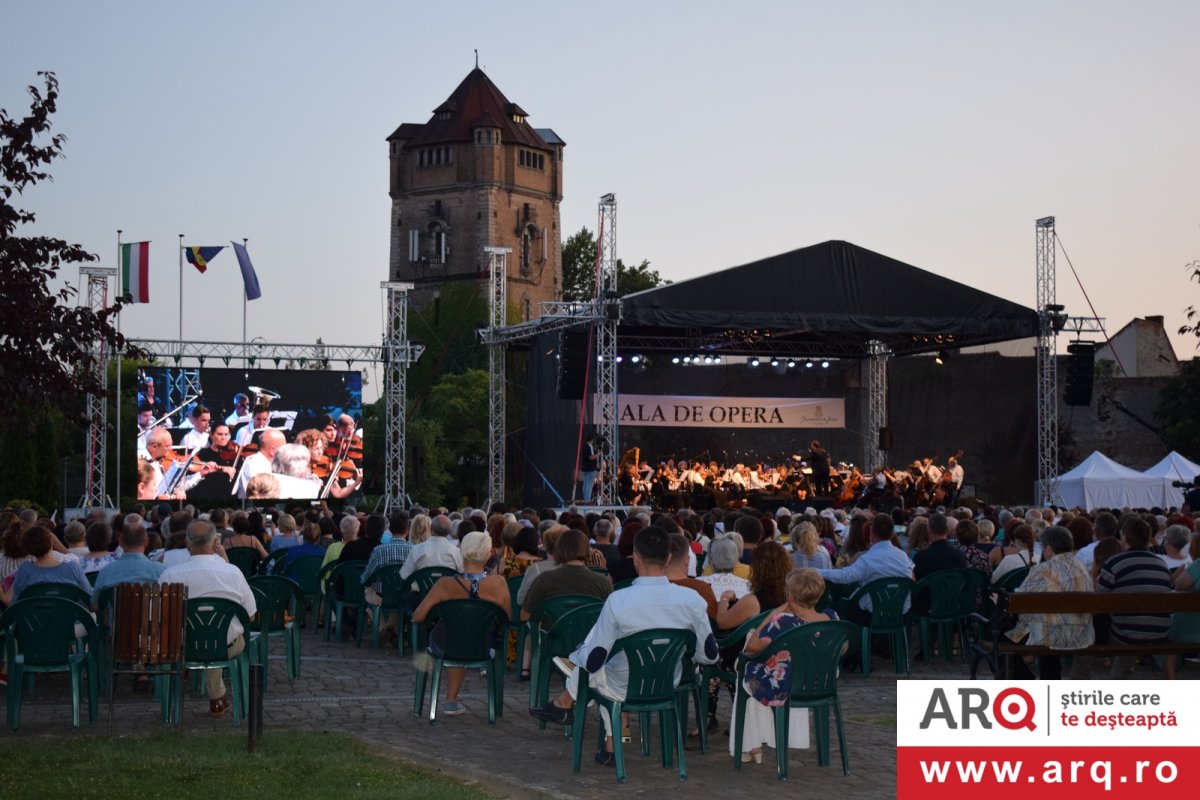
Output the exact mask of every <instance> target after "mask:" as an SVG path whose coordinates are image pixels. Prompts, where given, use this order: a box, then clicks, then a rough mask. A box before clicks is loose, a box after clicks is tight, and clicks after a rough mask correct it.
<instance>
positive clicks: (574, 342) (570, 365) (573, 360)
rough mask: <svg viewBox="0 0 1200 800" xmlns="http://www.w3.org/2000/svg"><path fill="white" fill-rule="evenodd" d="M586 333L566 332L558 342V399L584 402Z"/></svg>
mask: <svg viewBox="0 0 1200 800" xmlns="http://www.w3.org/2000/svg"><path fill="white" fill-rule="evenodd" d="M587 349H588V339H587V334H586V333H572V332H568V331H564V332H563V333H562V335H561V336H560V337H559V340H558V398H559V399H560V400H582V399H583V392H584V385H583V384H584V380H585V379H586V377H587Z"/></svg>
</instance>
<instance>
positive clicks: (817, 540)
mask: <svg viewBox="0 0 1200 800" xmlns="http://www.w3.org/2000/svg"><path fill="white" fill-rule="evenodd" d="M792 563H793V564H794V565H795V566H796V568H797V569H800V568H802V567H812V568H813V569H829V568H831V567H832V566H833V564H832V563H831V561H830V559H829V551H828V550H826V549H825V548H824V547H822V546H821V537H820V536H819V535H818V534H817V526H816V525H813V524H812V523H811V522H809V521H808V520H801V521H800V522H798V523H796V524H795V525H793V526H792Z"/></svg>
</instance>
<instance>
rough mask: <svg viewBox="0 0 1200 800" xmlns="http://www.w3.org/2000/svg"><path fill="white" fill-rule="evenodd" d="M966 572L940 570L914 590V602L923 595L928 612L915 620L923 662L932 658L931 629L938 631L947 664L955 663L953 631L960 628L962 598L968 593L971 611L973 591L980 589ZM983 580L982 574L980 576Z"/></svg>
mask: <svg viewBox="0 0 1200 800" xmlns="http://www.w3.org/2000/svg"><path fill="white" fill-rule="evenodd" d="M971 571H972V570H967V569H940V570H938V571H937V572H931V573H929V574H928V575H926V576H925V577H924V578H922V579H921V580H919V581H917V583H916V585H915V586H914V587H913V601H914V603H916V602H918V601H919V599H921V598H922V597H923V596H927V597H928V598H929V609H928V611H927V612H925V613H923V614H920V615H917V616H916V620H917V622H918V624H919V627H920V632H921V652H922V653H923V654H924V656H925V663H926V664H929V663H930V662H931V660H932V657H933V643H932V638H933V637H932V628H933V626H934V625H936V626H937V629H938V648H939V649H940V650H941V651H942V657H943V658H944V659H946V660H947V661H953V660H954V647H953V645H954V631H955V630H958V629H959V628H960V625H959V622H960V621H961V619H962V596H963V595H964V594H966V593H967V592H968V591H970V592H971V598H972V609H971V610H972V611H973V610H974V592H975V591H977V590H978V589H979V583H978V582H977V581H976V580H975V579H974V578H973V577H972V576H971V575H969V574H968V572H971ZM979 574H980V577H982V575H983V573H979Z"/></svg>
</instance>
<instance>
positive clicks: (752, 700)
mask: <svg viewBox="0 0 1200 800" xmlns="http://www.w3.org/2000/svg"><path fill="white" fill-rule="evenodd" d="M824 594H825V579H824V578H822V577H821V575H820V573H818V572H817V571H816V570H815V569H809V568H805V569H796V570H792V571H791V572H790V573H789V574H788V576H787V599H786V600H785V601H784V603H783V605H781V606H779V607H778V608H776V609H774V610H773V611H772V612H771V614H770V616H768V617H767V618H766V619H765V620H764V621H763V623H762V624H761V625H759V626H758V628H757V629H756V630H754V631H751V633H750V635H749V636H748V637H746V646H745V648H744V652H745V653H746V654H747V655H754V654H756V653H758V652H760V651H761V650H762V649H763V648H764V647H766V646H767V645H769V644H770V643H771V641H772V640H773V639H775V638H776V637H778V636H780V635H782V634H784V633H786V632H787V631H790V630H792V629H793V628H798V627H800V626H801V625H804V624H806V623H809V622H825V621H827V620H830V619H836V618H837V614H835V613H834V612H833V611H832V610H829V611H827V612H825V613H822V612H819V611H817V609H816V604H817V603H818V602H820V600H821V597H822V596H823V595H824ZM743 686H744V687H745V689H746V692H747V693H748V694H749V695H750V697H749V698H745V699H744V702H745V703H746V720H745V724H744V726H743V729H742V731H743V732H742V747H743V748H746V749H745V750H744V751H743V752H742V754H741V757H742V761H744V762H749V761H753V762H754V763H756V764H761V763H762V748H763V745H764V744H765V745H766V746H768V747H775V713H774V711H772V710H771V709H772V708H774V707H776V706H781V705H783V704H784V703H785V702H787V698H788V695H789V694H790V693H791V690H792V669H791V655H790V654H789V653H788V651H787V650H780V651H779V652H778V653H776V654H775V655H773V656H772V657H771V658H770V659H768V660H767V661H766V662H764V663H757V662H756V663H753V664H750V665H749V666H748V667H747V669H746V679H745V681H744V683H743ZM735 733H736V731H735V730H733V726H730V732H729V750H730V754H733V743H734V735H735ZM788 746H789V747H791V748H795V749H801V750H803V749H807V748H808V746H809V737H808V709H806V708H793V709H792V710H791V713H790V717H789V720H788Z"/></svg>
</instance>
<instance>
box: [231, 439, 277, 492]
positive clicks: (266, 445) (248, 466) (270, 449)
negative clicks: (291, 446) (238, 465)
mask: <svg viewBox="0 0 1200 800" xmlns="http://www.w3.org/2000/svg"><path fill="white" fill-rule="evenodd" d="M286 443H287V440H286V439H284V438H283V431H279V430H275V429H274V428H271V429H268V430H265V431H263V435H262V438H260V439H259V446H258V452H257V453H255V454H254V455H252V456H250V457H249V458H247V459H246V462H245V463H244V464H242V471H241V472H239V473H238V478H237V482H236V483H235V484H234V491H235V492H236V493H237V496H238V497H240V498H242V499H243V500H245V499H246V486H247V485H248V484H249V483H250V479H251V478H253V477H254V476H255V475H258V474H260V473H263V472H270V471H271V460H272V459H274V458H275V453H276V451H278V450H279V448H281V447H283V446H284V444H286Z"/></svg>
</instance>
